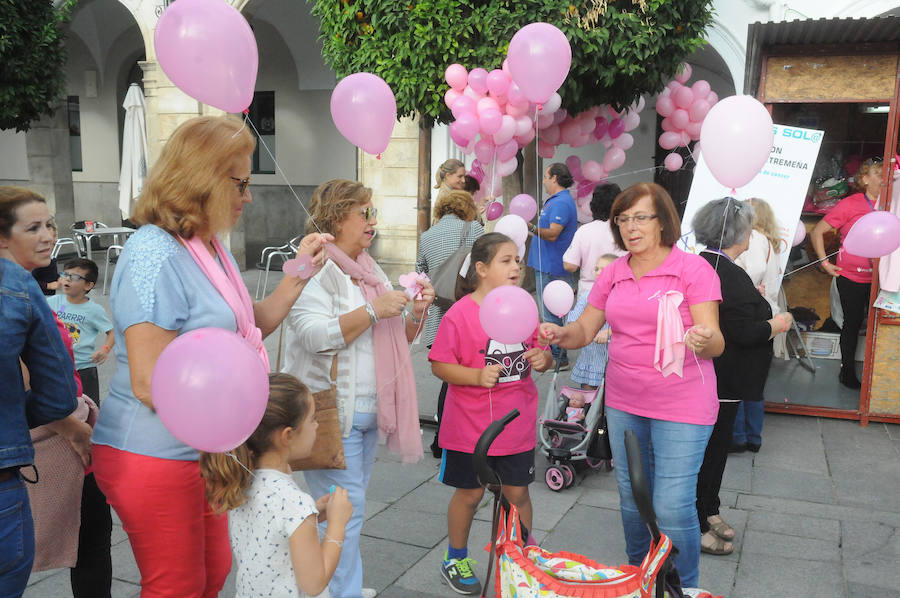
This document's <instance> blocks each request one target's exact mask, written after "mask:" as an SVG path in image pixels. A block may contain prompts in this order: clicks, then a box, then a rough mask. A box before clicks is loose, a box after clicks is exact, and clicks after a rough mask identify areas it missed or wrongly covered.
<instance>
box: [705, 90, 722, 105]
mask: <svg viewBox="0 0 900 598" xmlns="http://www.w3.org/2000/svg"><path fill="white" fill-rule="evenodd" d="M706 101H707V102H709V105H710V106H712V105H714V104H715V103H716V102H718V101H719V96H718V94H717V93H716V92H714V91H711V92H709V95H707V96H706Z"/></svg>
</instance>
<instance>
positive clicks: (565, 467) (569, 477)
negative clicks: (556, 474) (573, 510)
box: [559, 463, 575, 488]
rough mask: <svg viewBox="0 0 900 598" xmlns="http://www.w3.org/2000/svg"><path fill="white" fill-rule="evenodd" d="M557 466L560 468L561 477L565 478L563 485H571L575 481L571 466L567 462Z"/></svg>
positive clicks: (567, 486)
mask: <svg viewBox="0 0 900 598" xmlns="http://www.w3.org/2000/svg"><path fill="white" fill-rule="evenodd" d="M559 468H560V470H562V472H563V477H564V478H565V482H566V486H565V487H566V488H569V487H571V486H572V485H573V484H574V483H575V470H574V469H572V466H571V465H569V464H568V463H560V465H559Z"/></svg>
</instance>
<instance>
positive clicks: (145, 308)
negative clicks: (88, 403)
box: [93, 224, 237, 461]
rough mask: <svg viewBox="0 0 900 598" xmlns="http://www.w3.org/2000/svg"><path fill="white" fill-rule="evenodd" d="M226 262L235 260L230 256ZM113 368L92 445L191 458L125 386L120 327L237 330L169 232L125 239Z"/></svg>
mask: <svg viewBox="0 0 900 598" xmlns="http://www.w3.org/2000/svg"><path fill="white" fill-rule="evenodd" d="M229 259H231V260H232V262H233V261H234V258H233V257H232V256H231V255H230V254H229ZM110 307H111V309H112V317H113V330H114V331H115V336H116V371H115V373H114V374H113V377H112V381H111V382H110V386H109V396H108V397H106V399H105V401H104V402H103V408H102V409H101V410H100V419H99V420H98V421H97V425H96V426H95V427H94V436H93V441H94V443H95V444H104V445H108V446H111V447H114V448H117V449H120V450H123V451H128V452H131V453H137V454H139V455H147V456H151V457H160V458H164V459H178V460H183V461H193V460H196V459H197V451H196V450H194V449H193V448H191V447H189V446H187V445H185V444H183V443H182V442H181V441H179V440H177V439H176V438H175V437H174V436H172V435H171V434H170V433H169V431H168V430H166V428H165V427H164V426H163V424H162V422H161V421H160V420H159V418H158V417H157V416H156V414H155V413H154V412H153V411H151V410H150V409H148V408H147V407H146V406H145V405H144V404H143V403H141V402H140V401H139V400H138V399H137V398H136V397H135V396H134V393H133V392H132V391H131V374H130V371H129V368H128V348H127V346H126V344H125V330H127V329H128V327H129V326H133V325H135V324H141V323H144V322H149V323H151V324H155V325H156V326H159V327H160V328H164V329H166V330H177V331H178V334H179V335H180V334H183V333H185V332H188V331H190V330H195V329H197V328H206V327H215V328H224V329H226V330H232V331H237V324H236V322H235V319H234V313H233V312H232V311H231V308H230V307H229V306H228V304H227V303H225V300H224V299H223V298H222V296H221V295H220V294H219V292H218V291H217V290H216V288H215V287H214V286H213V285H212V283H211V282H209V279H208V278H206V275H205V274H204V273H203V271H202V270H200V268H199V267H198V266H197V264H196V263H195V262H194V259H193V258H192V257H191V256H190V254H189V253H188V252H187V250H186V249H185V248H184V247H183V246H182V245H181V244H180V243H179V242H178V241H177V240H176V239H175V238H174V237H173V236H172V235H170V234H169V233H167V232H165V231H164V230H162V229H161V228H159V227H157V226H154V225H152V224H147V225H144V226H142V227H141V228H140V229H139V230H138V231H137V232H136V233H135V234H134V235H132V236H131V238H130V239H128V242H127V243H125V249H124V250H123V251H122V255H121V257H120V258H119V261H118V264H117V265H116V272H115V274H114V275H113V280H112V287H111V290H110Z"/></svg>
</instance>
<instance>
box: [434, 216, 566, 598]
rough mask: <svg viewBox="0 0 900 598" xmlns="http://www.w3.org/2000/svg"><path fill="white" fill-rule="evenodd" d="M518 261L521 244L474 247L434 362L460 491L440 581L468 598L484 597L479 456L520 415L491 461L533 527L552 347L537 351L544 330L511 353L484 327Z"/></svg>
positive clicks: (485, 240) (491, 238)
mask: <svg viewBox="0 0 900 598" xmlns="http://www.w3.org/2000/svg"><path fill="white" fill-rule="evenodd" d="M517 253H518V250H517V249H516V245H515V243H513V242H512V240H510V239H509V237H507V236H506V235H502V234H500V233H489V234H487V235H484V236H483V237H481V238H479V239H478V240H477V241H475V244H474V245H473V246H472V253H471V255H470V260H469V262H470V263H469V266H468V270H467V273H466V276H465V277H464V278H462V277H461V278H460V279H459V283H458V284H457V289H456V296H457V298H458V299H459V300H458V301H457V302H456V303H455V304H453V307H451V308H450V309H449V310H448V311H447V313H446V314H444V317H443V319H442V320H441V325H440V327H439V328H438V331H437V336H435V339H434V345H432V348H431V352H430V353H429V354H428V359H429V360H430V361H431V370H432V372H434V375H435V376H437V377H438V378H440V379H441V380H444V381H445V382H447V383H448V389H447V399H446V402H445V403H444V415H443V418H442V420H441V430H440V436H439V438H438V441H439V444H440V446H441V448H442V449H444V454H443V457H442V460H441V472H440V480H441V482H443V483H444V484H447V485H448V486H453V487H455V488H456V492H455V493H454V494H453V498H451V499H450V504H449V506H448V507H447V528H448V536H449V546H448V548H447V554H446V556H445V558H444V562H443V563H442V564H441V575H442V576H443V578H444V579H445V580H446V581H447V583H449V584H450V585H451V587H452V588H453V589H454V591H456V592H458V593H461V594H478V593H480V592H481V583H480V582H479V581H478V578H477V577H476V576H475V573H474V572H473V570H472V560H471V559H470V558H468V549H467V545H468V541H469V529H470V527H471V526H472V519H473V517H474V516H475V510H476V509H477V508H478V505H479V503H480V502H481V498H482V496H483V495H484V487H482V485H481V484H480V483H479V481H478V478H477V476H476V474H475V468H474V467H473V465H472V453H473V452H474V450H475V443H476V441H477V440H478V437H479V436H480V435H481V433H482V432H484V430H485V428H487V426H488V424H490V423H491V422H492V421H494V420H495V419H498V418H500V417H501V416H503V415H505V414H506V413H507V412H508V411H509V410H510V409H512V408H513V407H515V408H517V409H519V411H520V413H521V415H520V416H519V417H518V418H516V419H515V420H513V421H512V423H510V424H509V425H508V426H507V427H506V429H505V430H504V431H503V433H502V434H500V435H499V436H498V437H497V439H496V440H495V441H494V443H493V444H492V445H491V449H490V450H489V451H488V455H489V460H488V461H489V463H490V464H491V467H493V469H494V470H495V471H497V473H498V474H499V476H500V479H501V480H503V494H504V495H505V496H506V498H507V500H509V502H511V503H512V504H514V505H516V507H518V509H519V515H520V516H521V518H522V522H523V523H524V524H525V526H526V527H531V514H532V509H531V498H530V496H529V494H528V484H530V483H531V482H533V481H534V447H535V444H536V435H535V426H536V423H537V404H538V390H537V386H536V385H535V383H534V380H532V379H531V369H532V368H534V369H535V370H538V371H544V370H546V369H547V368H548V367H549V366H550V364H551V363H552V358H551V356H550V352H549V351H547V350H546V347H538V346H536V342H537V329H535V331H534V333H533V334H532V338H531V341H530V343H529V344H528V345H526V343H517V344H515V345H507V344H504V343H500V342H498V341H496V340H493V339H491V338H489V337H488V335H487V334H486V333H485V332H484V330H483V329H482V327H481V324H480V323H479V319H478V312H479V309H480V305H481V301H482V300H483V299H484V297H485V295H487V294H488V293H489V292H490V291H492V290H493V289H495V288H497V287H499V286H502V285H507V284H516V283H517V282H518V279H519V258H518V256H517Z"/></svg>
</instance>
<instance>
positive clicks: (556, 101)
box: [538, 92, 562, 114]
mask: <svg viewBox="0 0 900 598" xmlns="http://www.w3.org/2000/svg"><path fill="white" fill-rule="evenodd" d="M560 106H562V98H561V97H560V95H559V94H558V93H556V92H553V95H552V96H550V99H549V100H547V101H546V102H544V103H543V105H541V108H540V110H538V113H539V114H553V113H554V112H556V111H557V110H559V107H560Z"/></svg>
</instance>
